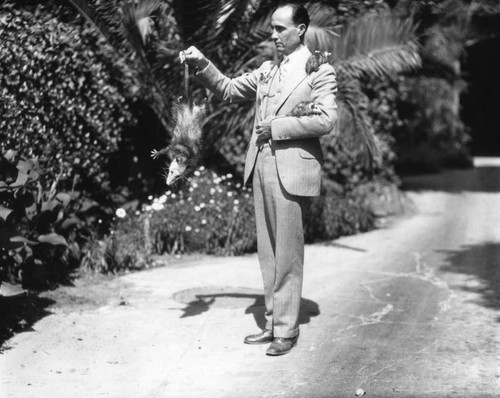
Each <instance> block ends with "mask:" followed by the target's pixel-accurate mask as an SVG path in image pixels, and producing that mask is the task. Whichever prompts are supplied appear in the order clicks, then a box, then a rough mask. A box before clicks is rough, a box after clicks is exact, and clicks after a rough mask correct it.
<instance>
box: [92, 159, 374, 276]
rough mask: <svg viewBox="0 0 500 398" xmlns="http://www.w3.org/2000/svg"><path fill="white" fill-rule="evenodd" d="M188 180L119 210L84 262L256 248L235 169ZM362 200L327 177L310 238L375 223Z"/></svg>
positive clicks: (113, 264)
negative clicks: (144, 202)
mask: <svg viewBox="0 0 500 398" xmlns="http://www.w3.org/2000/svg"><path fill="white" fill-rule="evenodd" d="M187 182H188V183H187V184H184V185H183V186H182V187H180V189H178V190H177V191H167V192H166V193H165V194H163V195H161V196H160V197H157V198H153V197H150V203H149V204H147V205H144V206H142V207H141V209H140V210H134V209H133V208H128V209H127V210H126V209H123V208H120V209H117V210H116V218H115V225H114V228H113V230H112V232H111V234H109V235H108V236H107V237H106V238H105V239H103V240H101V241H97V240H96V241H94V244H93V247H92V249H91V250H88V251H87V252H86V255H85V258H84V260H83V264H84V267H85V268H87V269H91V270H94V271H100V272H119V271H123V270H134V269H143V268H149V267H152V266H154V264H155V256H156V255H161V254H164V253H168V254H172V255H174V254H175V255H176V254H188V253H204V254H215V255H229V256H232V255H241V254H243V253H249V252H254V251H255V250H256V239H257V238H256V229H255V216H254V208H253V195H252V192H251V189H248V188H245V187H242V186H241V184H240V183H237V182H235V181H234V179H233V176H232V175H231V174H227V175H217V174H216V173H215V172H213V171H210V170H207V169H205V168H204V167H200V168H199V169H198V170H196V171H195V174H194V176H193V177H191V178H189V179H188V181H187ZM362 200H363V198H362V197H361V196H359V197H357V196H356V195H353V194H347V195H346V194H345V193H344V192H343V190H342V188H341V187H340V186H339V185H338V184H334V183H328V182H326V188H325V189H324V190H323V193H322V196H320V197H319V198H315V199H313V200H312V201H311V205H310V207H309V209H307V213H306V217H305V219H306V225H305V234H306V241H307V242H318V241H322V240H331V239H335V238H338V237H339V236H342V235H351V234H355V233H358V232H361V231H367V230H369V229H371V228H373V225H374V221H375V218H374V216H373V214H372V213H371V212H370V211H369V210H367V209H366V208H365V207H363V202H362Z"/></svg>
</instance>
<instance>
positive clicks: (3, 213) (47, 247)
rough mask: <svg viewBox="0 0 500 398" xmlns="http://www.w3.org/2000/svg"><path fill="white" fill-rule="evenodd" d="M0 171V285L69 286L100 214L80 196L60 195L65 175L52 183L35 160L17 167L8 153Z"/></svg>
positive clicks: (72, 193) (12, 155) (63, 193)
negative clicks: (67, 283)
mask: <svg viewBox="0 0 500 398" xmlns="http://www.w3.org/2000/svg"><path fill="white" fill-rule="evenodd" d="M0 166H1V167H0V259H1V260H2V261H1V262H0V281H1V280H6V279H8V280H10V281H12V282H22V283H23V284H24V285H25V286H27V287H31V288H47V287H51V286H53V285H54V284H57V283H62V282H65V281H67V280H68V278H69V275H70V273H71V271H72V270H74V269H75V268H76V267H78V266H79V264H80V258H81V255H82V252H84V250H85V247H86V244H87V243H88V242H89V241H90V240H92V238H93V235H95V233H94V232H93V231H96V229H95V228H91V225H92V224H99V223H102V218H100V217H101V216H100V215H99V213H100V212H101V211H100V210H99V209H98V208H97V207H96V203H95V202H92V201H90V200H87V199H84V198H82V197H80V194H79V193H78V192H75V191H72V192H59V191H58V184H59V182H60V179H61V176H62V175H63V173H62V172H61V173H60V174H59V175H58V176H57V177H56V179H54V180H52V179H51V176H50V175H49V173H45V172H44V171H43V170H42V168H41V167H40V165H39V163H38V161H37V159H35V158H30V159H19V160H17V161H16V153H15V152H14V151H9V152H7V153H6V156H5V157H4V156H2V157H0ZM45 186H50V188H48V189H45V188H44V187H45Z"/></svg>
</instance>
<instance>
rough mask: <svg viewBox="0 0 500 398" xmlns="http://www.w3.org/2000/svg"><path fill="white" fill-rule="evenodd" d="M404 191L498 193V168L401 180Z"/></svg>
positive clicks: (491, 167)
mask: <svg viewBox="0 0 500 398" xmlns="http://www.w3.org/2000/svg"><path fill="white" fill-rule="evenodd" d="M402 189H403V190H405V191H440V192H450V193H458V192H485V193H495V192H500V166H498V167H495V166H479V167H475V168H473V169H466V170H446V171H443V172H441V173H438V174H432V175H428V174H427V175H418V176H409V177H404V178H403V179H402Z"/></svg>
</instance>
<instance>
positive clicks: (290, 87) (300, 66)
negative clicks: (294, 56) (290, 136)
mask: <svg viewBox="0 0 500 398" xmlns="http://www.w3.org/2000/svg"><path fill="white" fill-rule="evenodd" d="M310 55H311V52H310V51H309V50H308V49H307V48H306V49H305V50H304V51H303V52H302V54H301V58H300V59H298V60H297V62H294V64H293V65H290V66H291V68H290V69H289V70H288V71H287V73H286V76H285V80H284V81H283V91H282V92H281V95H280V98H279V100H278V106H277V108H276V113H278V111H279V110H280V109H281V107H282V106H283V104H284V103H285V101H286V100H287V99H288V97H290V95H291V94H292V93H293V91H294V90H295V89H296V88H297V87H298V86H299V85H300V84H301V83H302V82H303V81H304V80H305V79H306V78H307V73H306V62H307V60H308V59H309V57H310Z"/></svg>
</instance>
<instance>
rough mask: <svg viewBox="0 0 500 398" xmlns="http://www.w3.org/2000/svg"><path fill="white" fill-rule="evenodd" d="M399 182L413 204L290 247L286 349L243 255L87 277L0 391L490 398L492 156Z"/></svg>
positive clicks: (16, 354) (498, 229)
mask: <svg viewBox="0 0 500 398" xmlns="http://www.w3.org/2000/svg"><path fill="white" fill-rule="evenodd" d="M476 163H477V166H478V167H477V168H476V169H475V170H467V171H452V172H447V173H444V174H441V175H439V176H427V177H414V178H411V179H408V180H406V184H405V185H406V187H407V189H408V190H409V191H408V195H409V196H410V197H411V199H412V200H413V201H414V202H415V204H416V206H417V208H418V213H417V214H416V215H414V216H412V217H408V218H405V219H401V220H398V221H397V222H396V223H394V224H392V225H391V226H390V227H387V228H384V229H380V230H377V231H373V232H370V233H366V234H361V235H357V236H352V237H346V238H342V239H339V240H337V241H335V242H333V243H332V244H330V245H312V246H308V247H307V248H306V271H305V275H306V277H305V284H304V292H303V306H302V315H301V337H300V340H299V343H298V346H297V347H296V348H294V350H293V351H292V352H291V353H290V354H288V355H285V356H282V357H267V356H266V355H265V350H266V348H267V347H266V346H248V345H244V344H242V341H243V337H244V336H245V334H247V333H250V332H255V331H256V330H257V329H258V327H259V326H261V325H262V322H263V307H262V291H261V279H260V274H259V269H258V264H257V259H256V256H255V255H252V256H246V257H237V258H209V259H205V260H202V261H197V262H193V263H190V264H187V265H183V266H178V267H165V268H161V269H155V270H152V271H148V272H141V273H136V274H131V275H127V276H125V277H121V278H118V279H116V280H113V281H110V282H108V283H107V284H105V285H102V286H101V287H100V288H101V289H108V291H109V299H108V300H107V302H106V305H102V306H98V307H97V308H89V309H83V310H82V309H80V310H79V311H67V310H66V311H65V310H63V309H57V307H56V308H55V310H54V311H53V313H52V314H51V315H50V316H47V317H45V318H43V319H42V320H40V321H39V322H38V323H36V324H35V325H34V330H33V331H32V332H29V333H22V334H19V335H17V336H15V337H14V338H13V339H11V340H10V341H9V342H8V345H9V346H10V347H11V349H9V350H7V351H5V352H4V353H3V355H0V397H19V398H28V397H37V398H42V397H54V398H55V397H117V398H118V397H120V398H123V397H131V398H136V397H144V398H150V397H172V398H181V397H193V398H198V397H200V398H201V397H203V398H205V397H206V398H218V397H227V398H239V397H242V398H246V397H286V398H289V397H297V398H298V397H301V398H302V397H305V398H308V397H354V396H355V393H356V390H358V389H362V390H363V391H364V392H365V393H366V396H368V397H370V396H373V397H499V396H500V332H499V326H500V311H499V310H500V264H499V263H500V161H499V160H497V159H484V158H483V159H477V161H476Z"/></svg>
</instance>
